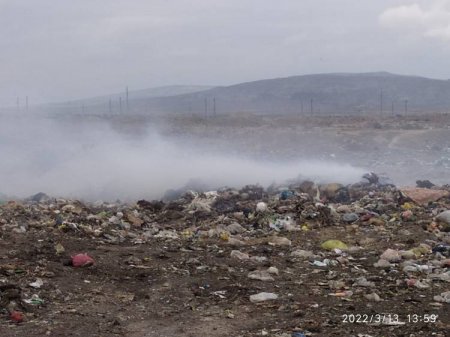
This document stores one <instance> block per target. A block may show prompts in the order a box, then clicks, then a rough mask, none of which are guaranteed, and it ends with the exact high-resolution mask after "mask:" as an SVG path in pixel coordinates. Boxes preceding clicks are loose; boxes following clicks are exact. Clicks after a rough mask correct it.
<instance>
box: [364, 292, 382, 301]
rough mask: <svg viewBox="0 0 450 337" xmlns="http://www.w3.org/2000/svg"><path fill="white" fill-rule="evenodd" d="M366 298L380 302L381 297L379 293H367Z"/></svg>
mask: <svg viewBox="0 0 450 337" xmlns="http://www.w3.org/2000/svg"><path fill="white" fill-rule="evenodd" d="M364 298H365V299H367V300H369V301H374V302H380V301H381V298H380V296H379V295H378V294H377V293H371V294H365V295H364Z"/></svg>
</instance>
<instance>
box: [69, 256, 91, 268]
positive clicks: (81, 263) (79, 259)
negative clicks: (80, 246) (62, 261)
mask: <svg viewBox="0 0 450 337" xmlns="http://www.w3.org/2000/svg"><path fill="white" fill-rule="evenodd" d="M94 263H95V261H94V259H93V258H92V257H90V256H89V255H87V254H86V253H85V254H77V255H74V256H72V266H74V267H89V266H92V265H93V264H94Z"/></svg>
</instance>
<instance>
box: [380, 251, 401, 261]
mask: <svg viewBox="0 0 450 337" xmlns="http://www.w3.org/2000/svg"><path fill="white" fill-rule="evenodd" d="M380 259H382V260H386V261H389V262H400V261H401V260H402V257H401V255H400V253H399V251H397V250H394V249H390V248H388V249H386V250H385V251H384V253H383V254H381V256H380Z"/></svg>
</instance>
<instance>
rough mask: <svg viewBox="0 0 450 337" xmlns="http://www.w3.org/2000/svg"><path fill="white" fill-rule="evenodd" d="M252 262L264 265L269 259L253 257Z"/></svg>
mask: <svg viewBox="0 0 450 337" xmlns="http://www.w3.org/2000/svg"><path fill="white" fill-rule="evenodd" d="M250 261H252V262H255V263H264V262H266V261H267V257H265V256H252V257H250Z"/></svg>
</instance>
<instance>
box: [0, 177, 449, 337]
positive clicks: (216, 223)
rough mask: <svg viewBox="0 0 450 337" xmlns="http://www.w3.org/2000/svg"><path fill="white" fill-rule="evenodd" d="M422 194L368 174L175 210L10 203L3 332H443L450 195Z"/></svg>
mask: <svg viewBox="0 0 450 337" xmlns="http://www.w3.org/2000/svg"><path fill="white" fill-rule="evenodd" d="M421 186H424V185H423V184H422V185H421ZM424 190H427V189H424V188H421V189H420V190H418V189H417V188H416V189H415V190H414V191H415V192H414V193H415V194H414V193H411V190H405V189H398V188H396V187H395V186H393V185H382V184H380V183H379V180H378V179H377V178H376V176H375V175H374V174H370V175H367V176H366V178H365V181H363V182H361V183H358V184H353V185H349V186H343V185H340V184H326V185H320V184H318V185H315V184H309V183H305V182H300V183H293V184H292V185H289V186H281V187H276V186H275V187H274V186H272V187H271V188H269V189H263V188H262V187H259V186H246V187H244V188H242V189H240V190H238V189H232V188H224V189H221V190H219V191H210V192H203V193H202V192H192V191H187V192H185V193H184V194H181V195H178V197H177V198H172V199H171V200H170V201H166V202H163V201H146V200H140V201H138V202H137V203H121V202H116V203H106V202H96V203H87V202H82V201H77V200H65V199H55V198H52V197H49V196H46V195H43V194H39V195H36V196H33V197H31V198H29V199H27V200H15V201H7V202H5V203H3V204H2V205H0V315H3V318H4V319H3V320H0V335H2V336H3V335H5V336H9V335H8V334H6V333H5V331H9V330H8V329H10V328H11V326H14V329H15V330H14V332H13V333H12V334H10V335H11V336H42V335H52V334H53V333H54V335H70V333H69V332H70V331H72V330H71V329H78V330H77V334H79V335H85V336H90V335H111V336H113V335H117V336H128V335H129V336H140V335H135V334H131V332H130V331H134V330H133V329H134V327H135V325H134V324H137V323H133V322H146V321H148V322H151V323H152V324H155V325H157V324H158V322H160V321H161V320H169V321H171V320H180V321H183V322H191V323H189V324H194V325H195V324H197V323H192V322H198V324H206V323H205V322H214V324H219V323H217V322H222V319H226V320H227V321H230V322H234V324H235V325H232V327H230V329H236V330H233V332H230V331H231V330H227V332H224V334H222V335H223V336H225V335H236V336H238V335H240V336H259V335H261V331H265V334H267V335H269V336H283V335H286V336H291V335H292V336H294V335H299V336H300V335H305V336H321V335H354V336H356V335H361V336H363V335H367V334H366V333H367V332H369V331H370V330H369V327H368V325H364V324H353V325H351V326H350V325H348V324H344V323H342V315H345V314H349V313H360V314H370V313H379V314H382V313H390V314H392V315H399V316H401V322H403V323H405V322H406V321H405V320H406V319H407V315H408V314H410V315H411V314H418V315H422V316H423V315H425V314H435V315H437V317H438V318H437V320H436V321H435V322H434V323H433V324H432V323H427V324H425V323H423V322H422V323H421V325H420V328H419V326H417V325H413V324H407V323H406V324H400V321H399V322H396V321H395V320H392V321H389V322H390V323H389V324H379V325H377V329H379V330H377V331H378V333H377V335H386V336H387V335H389V336H410V335H411V334H416V333H417V331H418V329H422V330H423V331H426V333H427V334H429V332H430V331H433V332H436V333H438V334H439V333H440V334H441V335H442V336H444V335H445V333H446V331H448V329H449V324H450V317H449V305H450V304H449V303H450V301H449V291H450V270H449V268H450V233H449V231H448V225H449V224H450V215H449V214H450V213H449V212H450V211H449V209H450V199H449V194H448V192H449V191H450V189H449V187H448V186H441V187H439V186H432V189H428V190H427V191H424ZM419 192H420V193H419ZM444 192H445V193H444ZM438 195H440V197H439V198H437V196H438ZM80 251H82V252H88V253H79V252H80ZM92 256H93V257H95V260H94V258H93V257H92ZM68 265H69V266H73V267H90V268H70V267H67V266H68ZM119 308H120V309H119ZM92 313H94V314H92ZM391 318H392V317H391ZM74 321H76V322H81V321H82V322H83V323H84V324H81V325H80V326H79V327H77V328H74V325H73V324H72V323H73V322H74ZM19 323H20V324H19ZM397 323H398V324H397ZM139 324H143V323H139ZM399 326H401V330H400V329H399V328H398V327H399ZM140 327H141V328H142V326H140ZM83 329H84V330H83ZM349 329H352V332H350V330H349ZM47 331H50V333H47ZM299 331H302V333H300V332H299ZM218 333H219V332H218ZM170 334H171V333H170ZM222 335H220V334H215V335H214V336H222Z"/></svg>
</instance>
